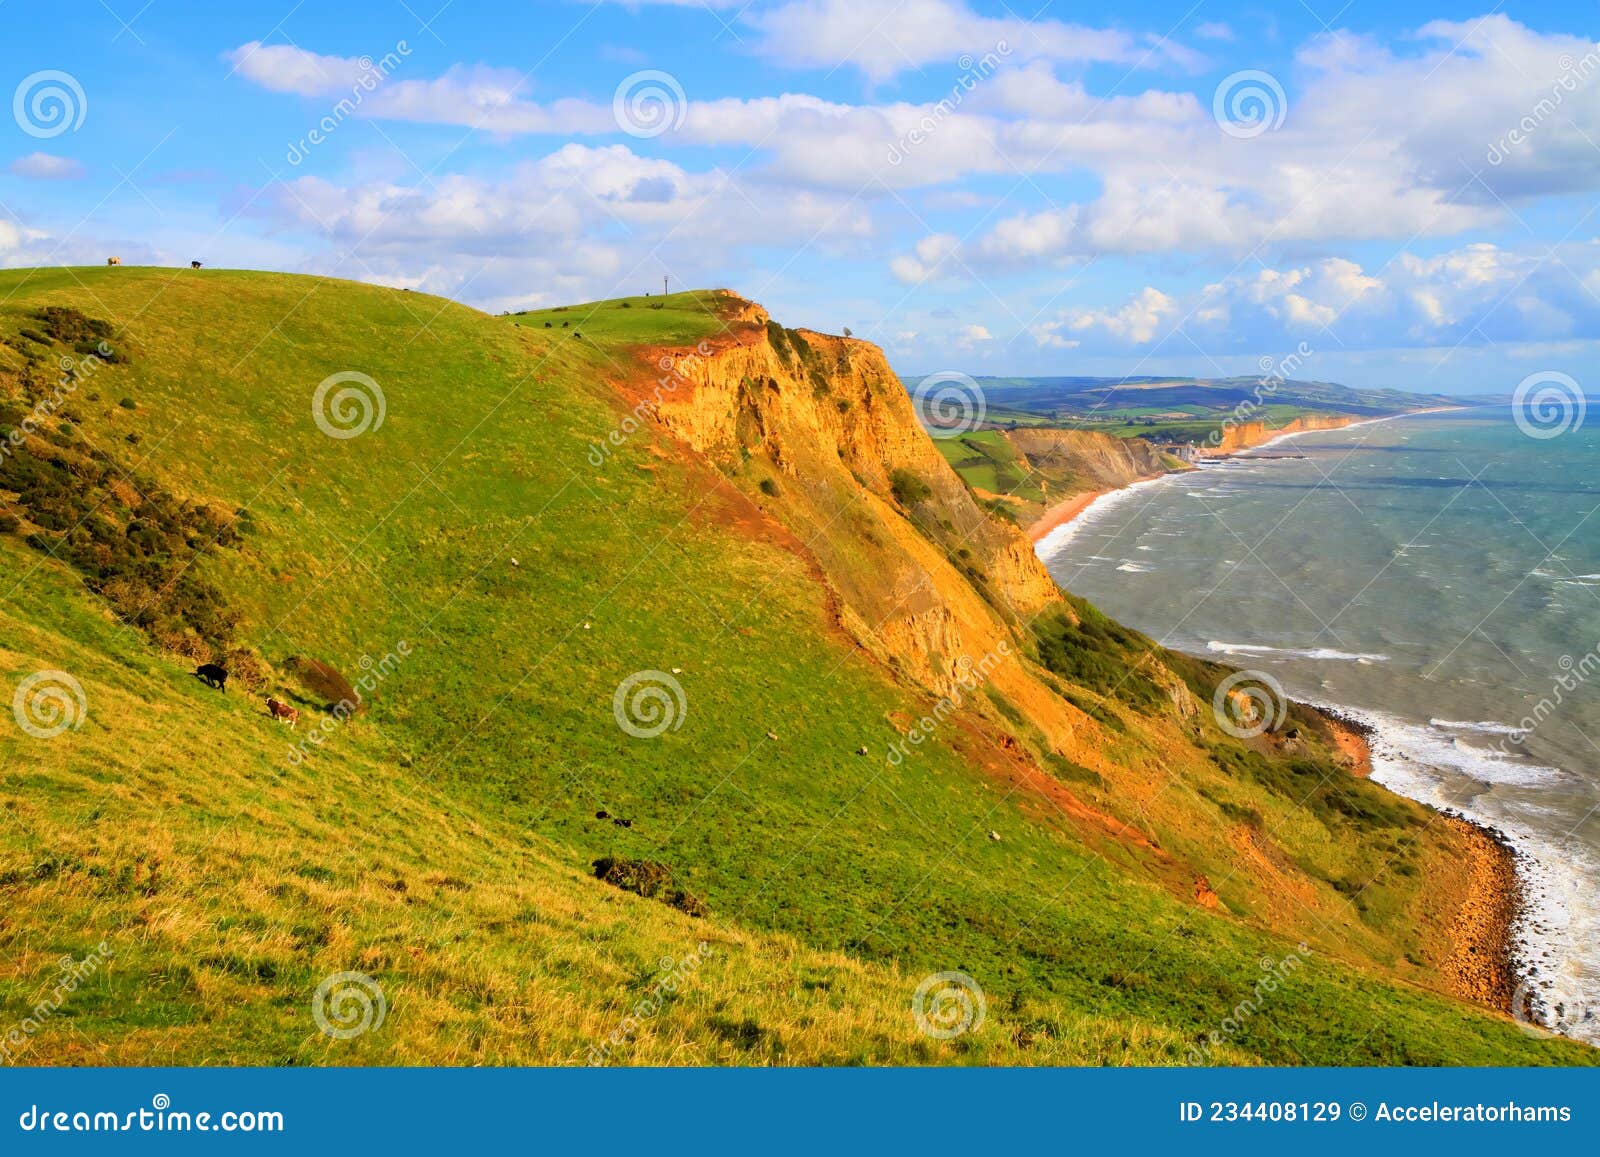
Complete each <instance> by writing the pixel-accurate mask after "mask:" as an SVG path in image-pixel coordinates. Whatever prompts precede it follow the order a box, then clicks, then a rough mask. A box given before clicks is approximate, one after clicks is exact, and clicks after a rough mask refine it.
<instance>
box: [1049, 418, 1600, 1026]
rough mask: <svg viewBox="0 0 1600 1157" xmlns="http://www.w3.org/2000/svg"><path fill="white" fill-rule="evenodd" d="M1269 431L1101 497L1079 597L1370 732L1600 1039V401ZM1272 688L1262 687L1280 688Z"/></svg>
mask: <svg viewBox="0 0 1600 1157" xmlns="http://www.w3.org/2000/svg"><path fill="white" fill-rule="evenodd" d="M1524 425H1529V424H1528V423H1524V424H1519V423H1517V422H1516V421H1514V420H1513V414H1512V412H1511V410H1510V409H1509V408H1505V407H1495V408H1480V409H1472V410H1462V411H1450V412H1446V413H1438V414H1423V415H1412V416H1407V417H1403V418H1396V419H1387V420H1381V421H1376V422H1368V423H1363V424H1360V425H1356V426H1352V427H1349V428H1347V429H1344V430H1338V431H1333V432H1325V431H1324V432H1311V433H1307V434H1303V435H1297V436H1291V437H1289V438H1284V439H1280V440H1278V441H1276V442H1274V443H1272V444H1270V445H1268V446H1266V447H1262V448H1259V449H1257V450H1256V451H1253V452H1251V453H1249V454H1245V455H1241V456H1238V457H1235V458H1232V459H1228V460H1225V461H1221V462H1218V463H1216V464H1214V465H1208V466H1204V467H1202V468H1200V469H1198V470H1195V471H1193V472H1189V473H1185V474H1178V475H1172V476H1169V477H1166V478H1162V479H1158V480H1156V481H1154V482H1149V483H1143V484H1140V485H1137V486H1134V487H1130V488H1128V489H1126V490H1122V491H1117V492H1115V493H1114V494H1111V495H1108V496H1106V497H1105V498H1103V499H1101V500H1100V501H1099V502H1097V503H1096V504H1095V505H1094V506H1092V507H1091V508H1090V509H1089V510H1088V511H1087V512H1085V514H1084V515H1082V516H1081V517H1080V518H1079V519H1078V520H1076V521H1074V522H1073V523H1071V524H1069V525H1068V526H1066V527H1062V528H1060V529H1058V530H1057V531H1056V532H1055V533H1053V534H1051V535H1050V536H1048V537H1047V538H1046V539H1044V540H1043V541H1042V542H1041V543H1040V544H1039V553H1040V555H1041V557H1043V558H1044V560H1045V562H1046V564H1047V566H1048V567H1049V569H1050V571H1051V573H1052V574H1054V575H1055V577H1056V579H1057V581H1058V582H1059V583H1060V584H1061V585H1062V586H1063V587H1065V588H1066V589H1068V590H1070V591H1073V592H1074V593H1077V594H1081V595H1084V596H1086V597H1087V598H1089V599H1090V600H1091V601H1093V602H1095V603H1096V604H1098V605H1099V606H1100V607H1101V608H1103V609H1104V610H1106V611H1107V612H1108V613H1110V614H1112V615H1114V616H1115V617H1117V618H1119V619H1121V620H1122V621H1123V622H1126V623H1128V624H1129V625H1131V626H1135V627H1138V628H1140V629H1142V630H1144V631H1145V632H1147V633H1148V634H1150V635H1152V636H1154V637H1155V638H1156V639H1158V640H1160V641H1161V642H1162V643H1164V644H1165V645H1167V646H1169V647H1173V648H1176V649H1178V650H1183V651H1188V652H1191V653H1194V654H1197V655H1203V656H1206V657H1209V658H1212V659H1216V660H1219V661H1221V662H1226V663H1229V664H1231V665H1233V666H1236V667H1240V668H1245V669H1249V670H1252V671H1255V672H1259V673H1260V674H1261V675H1262V676H1264V677H1267V678H1268V679H1269V680H1271V681H1275V682H1276V684H1277V685H1280V686H1281V687H1282V688H1283V690H1284V692H1285V693H1286V694H1287V695H1289V696H1290V697H1293V698H1297V699H1302V700H1305V701H1309V702H1315V703H1320V704H1324V705H1327V706H1332V707H1336V708H1339V709H1341V710H1342V711H1344V712H1345V713H1346V714H1349V715H1352V716H1354V717H1357V718H1359V719H1360V720H1362V721H1363V722H1365V723H1366V724H1368V725H1369V726H1370V727H1371V728H1372V729H1373V749H1374V767H1375V771H1374V775H1375V778H1377V779H1378V780H1380V781H1381V782H1383V783H1384V784H1386V785H1388V786H1389V787H1391V788H1393V789H1394V790H1396V791H1399V792H1402V793H1404V794H1406V795H1408V796H1411V797H1413V798H1416V799H1420V800H1423V801H1425V802H1428V803H1431V804H1434V805H1436V806H1441V807H1447V808H1452V809H1455V810H1457V811H1460V812H1462V813H1464V814H1466V815H1468V816H1470V817H1472V818H1475V819H1478V820H1480V821H1482V822H1484V823H1487V824H1489V825H1491V826H1493V827H1495V828H1497V829H1499V830H1500V831H1501V832H1502V833H1503V834H1504V835H1505V836H1506V837H1507V838H1509V839H1510V840H1511V841H1512V843H1513V844H1515V846H1516V847H1517V849H1518V851H1519V853H1521V856H1520V865H1521V871H1522V875H1523V880H1524V886H1525V891H1526V894H1527V897H1528V900H1529V905H1528V910H1527V913H1526V916H1525V917H1524V920H1523V922H1522V927H1520V928H1519V929H1518V930H1517V939H1518V941H1519V942H1520V947H1519V952H1520V955H1521V959H1520V961H1519V963H1520V964H1521V965H1522V967H1523V969H1524V972H1525V974H1526V975H1527V977H1528V981H1527V983H1526V985H1525V988H1524V990H1523V991H1522V992H1521V993H1519V997H1520V1001H1519V1003H1520V1005H1521V1006H1522V1007H1523V1008H1525V1009H1526V1010H1527V1014H1528V1015H1529V1016H1530V1017H1532V1018H1533V1019H1536V1020H1541V1021H1543V1022H1544V1023H1547V1024H1551V1025H1553V1026H1555V1027H1558V1028H1560V1029H1561V1030H1562V1031H1565V1032H1568V1033H1570V1034H1572V1035H1576V1036H1579V1037H1583V1038H1585V1039H1589V1040H1594V1041H1600V810H1597V809H1600V399H1597V400H1595V401H1594V402H1593V403H1591V404H1590V406H1589V414H1588V418H1587V421H1586V422H1578V423H1577V424H1570V423H1569V424H1568V426H1567V428H1561V429H1559V430H1558V431H1555V432H1552V431H1550V430H1549V429H1539V428H1537V427H1530V428H1533V429H1535V432H1536V433H1538V434H1543V435H1547V436H1534V435H1533V434H1530V433H1528V432H1525V430H1524ZM1269 685H1270V684H1269Z"/></svg>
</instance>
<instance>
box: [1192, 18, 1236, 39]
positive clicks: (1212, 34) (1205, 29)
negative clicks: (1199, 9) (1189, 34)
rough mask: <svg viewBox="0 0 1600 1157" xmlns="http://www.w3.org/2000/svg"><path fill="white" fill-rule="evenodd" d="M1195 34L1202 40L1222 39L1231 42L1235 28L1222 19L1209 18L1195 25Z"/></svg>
mask: <svg viewBox="0 0 1600 1157" xmlns="http://www.w3.org/2000/svg"><path fill="white" fill-rule="evenodd" d="M1194 34H1195V35H1196V36H1198V37H1200V39H1202V40H1221V41H1225V42H1231V41H1232V40H1233V38H1234V37H1233V29H1232V28H1231V27H1229V26H1228V25H1226V24H1224V23H1223V22H1222V21H1220V20H1207V21H1205V22H1203V23H1201V24H1196V25H1195V26H1194Z"/></svg>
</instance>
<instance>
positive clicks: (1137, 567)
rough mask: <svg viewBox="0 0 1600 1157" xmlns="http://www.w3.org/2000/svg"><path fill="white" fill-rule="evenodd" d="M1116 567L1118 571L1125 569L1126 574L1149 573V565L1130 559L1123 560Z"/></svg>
mask: <svg viewBox="0 0 1600 1157" xmlns="http://www.w3.org/2000/svg"><path fill="white" fill-rule="evenodd" d="M1117 569H1118V570H1120V571H1126V572H1127V573H1128V574H1149V573H1150V568H1149V567H1147V566H1144V565H1143V564H1141V563H1137V562H1134V561H1133V560H1132V559H1128V560H1126V561H1124V562H1123V564H1122V565H1121V566H1119V567H1118V568H1117Z"/></svg>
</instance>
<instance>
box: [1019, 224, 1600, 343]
mask: <svg viewBox="0 0 1600 1157" xmlns="http://www.w3.org/2000/svg"><path fill="white" fill-rule="evenodd" d="M1552 257H1553V260H1552ZM1590 284H1600V241H1595V242H1586V243H1581V244H1568V245H1565V246H1562V247H1560V248H1559V249H1558V250H1557V251H1556V252H1555V253H1554V254H1550V253H1547V252H1546V251H1544V250H1542V249H1538V248H1529V249H1525V250H1508V249H1502V248H1499V247H1497V246H1494V245H1489V244H1486V243H1481V242H1479V243H1473V244H1469V245H1464V246H1461V247H1459V248H1457V249H1453V250H1449V251H1446V252H1443V253H1440V254H1437V255H1435V256H1432V257H1419V256H1417V255H1415V254H1411V253H1401V254H1399V255H1398V256H1397V257H1396V258H1395V259H1394V260H1392V261H1390V262H1389V263H1387V264H1386V265H1385V266H1384V267H1383V268H1382V269H1380V270H1376V271H1372V272H1368V271H1367V270H1364V269H1363V268H1362V267H1361V266H1359V265H1357V264H1356V263H1355V262H1352V261H1347V260H1343V259H1341V258H1328V259H1325V260H1322V261H1317V262H1313V263H1311V264H1307V265H1301V266H1292V267H1289V268H1284V269H1272V268H1264V269H1259V270H1257V271H1256V272H1254V273H1252V274H1236V275H1234V276H1231V277H1228V278H1226V279H1225V280H1223V281H1220V282H1216V283H1213V284H1210V285H1207V286H1205V287H1204V288H1203V289H1201V290H1199V291H1198V292H1195V293H1191V294H1185V295H1178V296H1175V295H1168V294H1166V293H1163V292H1162V291H1160V290H1158V289H1156V288H1154V287H1146V288H1145V289H1144V290H1142V291H1141V292H1140V293H1138V294H1135V295H1134V296H1133V297H1131V298H1130V299H1129V300H1128V301H1126V302H1125V303H1123V304H1122V305H1121V306H1118V307H1108V308H1104V309H1085V308H1074V309H1068V310H1064V311H1062V312H1061V313H1060V314H1059V315H1058V316H1057V317H1056V318H1054V319H1053V320H1051V321H1048V322H1045V323H1043V324H1040V325H1037V326H1035V327H1034V328H1033V330H1032V333H1033V336H1034V339H1035V341H1036V342H1038V344H1039V345H1040V346H1044V347H1057V346H1060V345H1061V343H1062V340H1063V339H1064V338H1065V336H1066V335H1068V334H1070V335H1072V336H1073V337H1075V338H1077V339H1078V340H1079V341H1080V342H1082V343H1084V344H1085V345H1088V344H1090V343H1093V345H1094V346H1095V348H1098V349H1107V350H1115V349H1123V350H1126V349H1134V348H1144V349H1151V348H1154V347H1157V346H1160V345H1163V344H1165V343H1166V342H1168V341H1170V340H1172V339H1174V338H1176V337H1177V336H1178V334H1179V333H1180V331H1181V333H1182V334H1183V335H1185V336H1186V337H1187V339H1188V340H1187V341H1184V340H1181V339H1180V341H1179V342H1178V344H1179V345H1181V347H1182V348H1183V349H1185V350H1192V349H1194V348H1196V347H1198V348H1199V349H1201V350H1204V351H1206V352H1207V353H1210V354H1216V355H1218V356H1221V355H1223V354H1227V353H1232V352H1238V351H1260V350H1269V351H1270V350H1273V349H1283V348H1291V347H1293V345H1294V344H1295V343H1296V342H1297V341H1299V340H1308V341H1309V343H1310V344H1311V345H1312V346H1315V347H1318V348H1323V349H1330V350H1331V349H1338V350H1342V351H1343V350H1359V349H1398V348H1406V347H1417V348H1438V347H1450V346H1453V345H1456V344H1458V343H1462V344H1469V345H1482V344H1490V343H1507V344H1513V343H1517V342H1520V341H1530V340H1531V341H1542V342H1549V341H1592V340H1594V339H1596V338H1600V298H1597V297H1596V296H1595V295H1594V294H1593V293H1592V292H1591V290H1590V288H1589V285H1590ZM1191 342H1192V343H1193V344H1192V345H1191V344H1190V343H1191ZM1169 352H1170V351H1169Z"/></svg>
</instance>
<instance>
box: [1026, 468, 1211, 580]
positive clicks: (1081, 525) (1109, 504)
mask: <svg viewBox="0 0 1600 1157" xmlns="http://www.w3.org/2000/svg"><path fill="white" fill-rule="evenodd" d="M1184 477H1185V475H1184V474H1163V475H1162V476H1161V477H1159V478H1146V479H1144V480H1143V481H1141V482H1134V483H1131V484H1130V485H1128V486H1124V487H1123V488H1122V489H1121V490H1112V491H1109V492H1108V493H1105V494H1102V495H1101V496H1100V497H1099V498H1096V499H1095V500H1094V501H1093V502H1091V503H1089V505H1088V506H1086V507H1084V508H1083V510H1082V512H1081V513H1080V514H1079V515H1078V517H1076V518H1074V519H1073V520H1072V521H1071V522H1067V523H1064V524H1062V525H1061V526H1058V527H1056V528H1055V529H1054V530H1052V531H1051V532H1050V533H1049V534H1047V535H1045V536H1044V537H1043V538H1041V539H1040V540H1039V541H1038V542H1036V543H1035V544H1034V547H1033V552H1034V553H1035V554H1037V555H1038V556H1039V557H1040V558H1041V559H1042V560H1044V562H1045V563H1046V564H1047V565H1048V564H1049V562H1050V560H1051V558H1053V557H1054V556H1056V555H1058V554H1060V553H1062V552H1063V551H1064V550H1065V549H1066V547H1067V544H1068V543H1069V542H1071V541H1072V540H1073V539H1074V538H1076V537H1077V536H1078V535H1080V534H1082V533H1083V531H1084V530H1085V529H1086V528H1088V527H1091V526H1093V525H1095V524H1096V523H1098V522H1099V521H1101V520H1102V519H1103V518H1105V516H1106V515H1107V514H1108V513H1109V512H1111V511H1112V510H1115V509H1116V508H1117V507H1118V506H1120V505H1122V504H1123V503H1124V502H1127V501H1128V500H1129V499H1130V498H1133V497H1134V496H1136V495H1142V493H1143V491H1144V489H1145V487H1147V486H1160V485H1162V484H1163V483H1170V482H1172V481H1173V480H1174V479H1181V478H1184Z"/></svg>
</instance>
